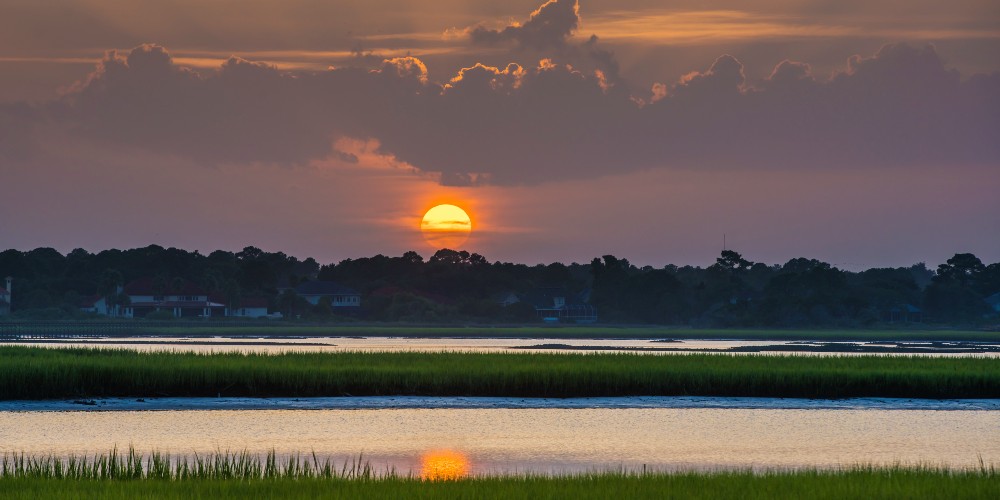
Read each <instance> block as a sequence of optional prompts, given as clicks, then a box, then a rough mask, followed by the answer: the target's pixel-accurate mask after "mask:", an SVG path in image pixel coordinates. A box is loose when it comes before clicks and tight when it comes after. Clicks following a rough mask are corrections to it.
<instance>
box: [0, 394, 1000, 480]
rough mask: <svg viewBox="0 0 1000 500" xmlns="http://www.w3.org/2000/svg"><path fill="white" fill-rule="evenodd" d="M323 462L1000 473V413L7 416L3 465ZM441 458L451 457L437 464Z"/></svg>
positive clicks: (476, 469) (470, 469)
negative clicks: (126, 453) (191, 458)
mask: <svg viewBox="0 0 1000 500" xmlns="http://www.w3.org/2000/svg"><path fill="white" fill-rule="evenodd" d="M129 445H132V446H135V447H136V448H137V449H138V450H139V451H142V452H146V453H148V452H150V451H152V450H158V451H163V452H170V453H172V454H174V455H191V454H194V453H198V454H205V453H211V452H217V451H225V450H229V451H242V450H247V451H250V452H253V453H266V452H267V451H268V450H271V449H274V450H275V451H277V452H278V453H279V454H282V455H285V454H294V453H297V452H301V453H303V454H310V453H311V452H316V454H317V455H319V456H320V457H322V458H326V457H330V458H333V459H334V460H336V461H337V462H338V463H340V462H344V461H350V460H353V459H357V458H358V457H359V456H361V457H363V460H365V461H368V462H370V463H371V464H372V465H374V466H376V467H378V468H379V469H385V468H388V467H391V468H394V469H395V470H397V471H399V472H402V473H409V472H412V473H415V474H419V473H420V471H421V468H422V467H426V463H427V462H428V461H431V462H433V461H434V460H447V461H450V462H449V463H453V462H455V463H459V464H460V465H461V467H462V469H463V470H464V471H465V472H467V473H472V474H479V473H491V472H518V471H520V472H524V471H532V472H546V473H547V472H553V473H564V472H579V471H592V470H605V469H617V468H627V469H641V468H642V467H643V466H645V467H647V468H652V469H657V470H691V469H695V470H704V469H719V468H750V467H752V468H755V469H768V468H799V467H821V468H826V467H840V466H850V465H853V464H888V465H892V464H897V463H902V464H918V463H920V464H932V465H941V466H947V467H954V468H965V467H977V466H978V464H979V459H980V457H982V459H983V460H984V461H985V462H986V463H988V464H989V463H994V464H1000V411H996V410H992V411H991V410H917V409H902V410H901V409H878V408H877V407H872V408H863V409H822V408H820V409H816V408H799V409H787V408H786V409H766V408H764V409H762V408H530V409H524V408H403V409H334V410H287V409H286V410H259V409H258V410H182V411H0V453H4V452H22V451H23V452H27V453H29V454H36V455H39V454H50V453H52V454H56V455H60V456H67V455H69V454H77V455H79V454H84V453H87V454H92V453H94V452H102V451H108V450H110V449H111V448H112V447H113V446H117V447H118V448H119V449H121V448H127V447H128V446H129ZM442 457H444V458H442Z"/></svg>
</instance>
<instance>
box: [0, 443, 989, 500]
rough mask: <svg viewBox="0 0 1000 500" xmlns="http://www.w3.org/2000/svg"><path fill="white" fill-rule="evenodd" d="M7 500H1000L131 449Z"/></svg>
mask: <svg viewBox="0 0 1000 500" xmlns="http://www.w3.org/2000/svg"><path fill="white" fill-rule="evenodd" d="M0 496H2V497H3V498H12V499H21V498H25V499H27V498H98V497H99V498H326V497H338V498H613V497H621V498H748V499H756V498H949V499H954V498H997V497H998V496H1000V476H998V474H997V471H996V469H995V468H994V467H992V466H986V465H981V466H980V468H979V469H969V470H948V469H943V468H935V467H930V466H916V467H902V466H895V467H873V466H855V467H850V468H845V469H840V470H797V471H787V470H785V471H782V470H777V471H762V472H761V471H757V472H754V471H750V470H738V471H716V472H678V473H660V472H629V471H613V472H594V473H584V474H574V475H566V476H551V475H538V474H513V475H487V476H472V477H468V478H462V479H457V480H443V481H428V480H423V479H421V478H419V477H417V476H414V475H411V474H406V475H401V474H397V473H396V472H394V471H391V470H389V471H385V472H377V471H375V470H374V469H373V468H372V467H370V466H369V465H367V464H366V463H365V462H363V461H361V460H360V459H359V460H357V461H354V462H351V463H349V464H347V463H345V464H343V465H341V466H340V467H336V466H335V465H334V464H332V463H331V462H330V461H329V460H326V461H321V460H319V459H318V458H317V457H316V456H315V455H312V456H306V457H303V456H295V457H289V458H287V459H284V460H282V459H279V458H278V457H277V456H276V455H275V453H274V452H271V453H268V454H267V455H266V456H264V457H261V456H259V455H253V454H248V453H246V452H243V453H228V452H227V453H218V454H214V455H209V456H205V457H195V458H193V459H190V460H189V459H187V458H172V457H170V456H169V455H164V454H156V453H154V454H152V455H149V456H148V457H144V456H142V455H140V454H138V453H136V452H135V451H134V450H133V449H130V450H129V451H128V452H127V453H124V454H119V453H118V452H117V451H116V450H112V451H111V453H108V454H104V455H95V456H94V457H92V458H89V459H88V458H86V457H69V458H62V459H60V458H56V457H52V456H47V457H26V456H25V455H23V454H20V455H13V454H7V455H5V456H4V458H3V463H2V469H0Z"/></svg>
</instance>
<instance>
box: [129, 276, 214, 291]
mask: <svg viewBox="0 0 1000 500" xmlns="http://www.w3.org/2000/svg"><path fill="white" fill-rule="evenodd" d="M153 281H154V279H153V278H151V277H146V278H139V279H137V280H135V281H132V282H130V283H129V284H127V285H125V288H124V289H123V291H124V292H125V294H126V295H208V292H206V291H205V289H204V288H202V287H200V286H198V285H196V284H195V283H194V282H192V281H190V280H186V279H183V278H181V281H182V282H183V284H182V285H181V287H180V289H179V290H178V289H176V288H174V280H173V279H169V280H167V287H166V289H164V290H154V289H155V287H154V286H153Z"/></svg>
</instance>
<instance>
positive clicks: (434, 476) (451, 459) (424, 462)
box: [420, 450, 469, 481]
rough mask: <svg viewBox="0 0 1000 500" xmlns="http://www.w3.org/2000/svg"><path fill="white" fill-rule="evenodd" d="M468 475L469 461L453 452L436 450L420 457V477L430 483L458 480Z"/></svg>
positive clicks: (460, 454)
mask: <svg viewBox="0 0 1000 500" xmlns="http://www.w3.org/2000/svg"><path fill="white" fill-rule="evenodd" d="M468 474H469V459H468V457H466V456H465V455H464V454H462V453H459V452H457V451H454V450H437V451H430V452H427V453H425V454H424V455H423V456H421V457H420V477H421V478H423V479H427V480H431V481H443V480H452V479H459V478H463V477H465V476H467V475H468Z"/></svg>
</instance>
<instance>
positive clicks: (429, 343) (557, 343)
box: [0, 337, 1000, 357]
mask: <svg viewBox="0 0 1000 500" xmlns="http://www.w3.org/2000/svg"><path fill="white" fill-rule="evenodd" d="M0 345H30V346H42V347H88V348H121V349H135V350H139V351H195V352H233V351H238V352H268V353H280V352H288V351H302V352H341V351H393V352H399V351H405V352H441V351H462V352H573V353H596V352H629V353H636V354H650V355H664V354H684V353H690V352H723V353H726V352H728V353H732V354H754V353H761V354H784V355H792V356H797V355H798V356H802V355H804V356H844V355H848V356H851V355H870V354H884V355H903V356H911V355H915V356H977V357H1000V346H998V345H996V344H989V343H977V342H955V343H951V344H949V345H947V346H945V348H942V347H941V346H939V345H937V346H936V345H933V344H930V343H927V342H905V343H898V344H897V343H881V342H872V343H866V342H822V343H814V342H797V341H780V340H671V341H658V340H649V339H517V338H409V337H306V338H288V337H276V338H266V337H262V338H246V337H207V338H206V337H198V338H184V337H132V338H96V339H81V340H71V341H63V340H36V341H31V342H9V341H8V342H0ZM820 347H821V348H822V349H821V350H817V349H818V348H820ZM956 348H957V349H956ZM741 349H743V350H741ZM852 349H853V350H852ZM857 349H874V351H872V352H858V351H857ZM894 350H898V351H895V352H894ZM949 350H964V351H966V352H948V351H949ZM913 351H918V352H913Z"/></svg>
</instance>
